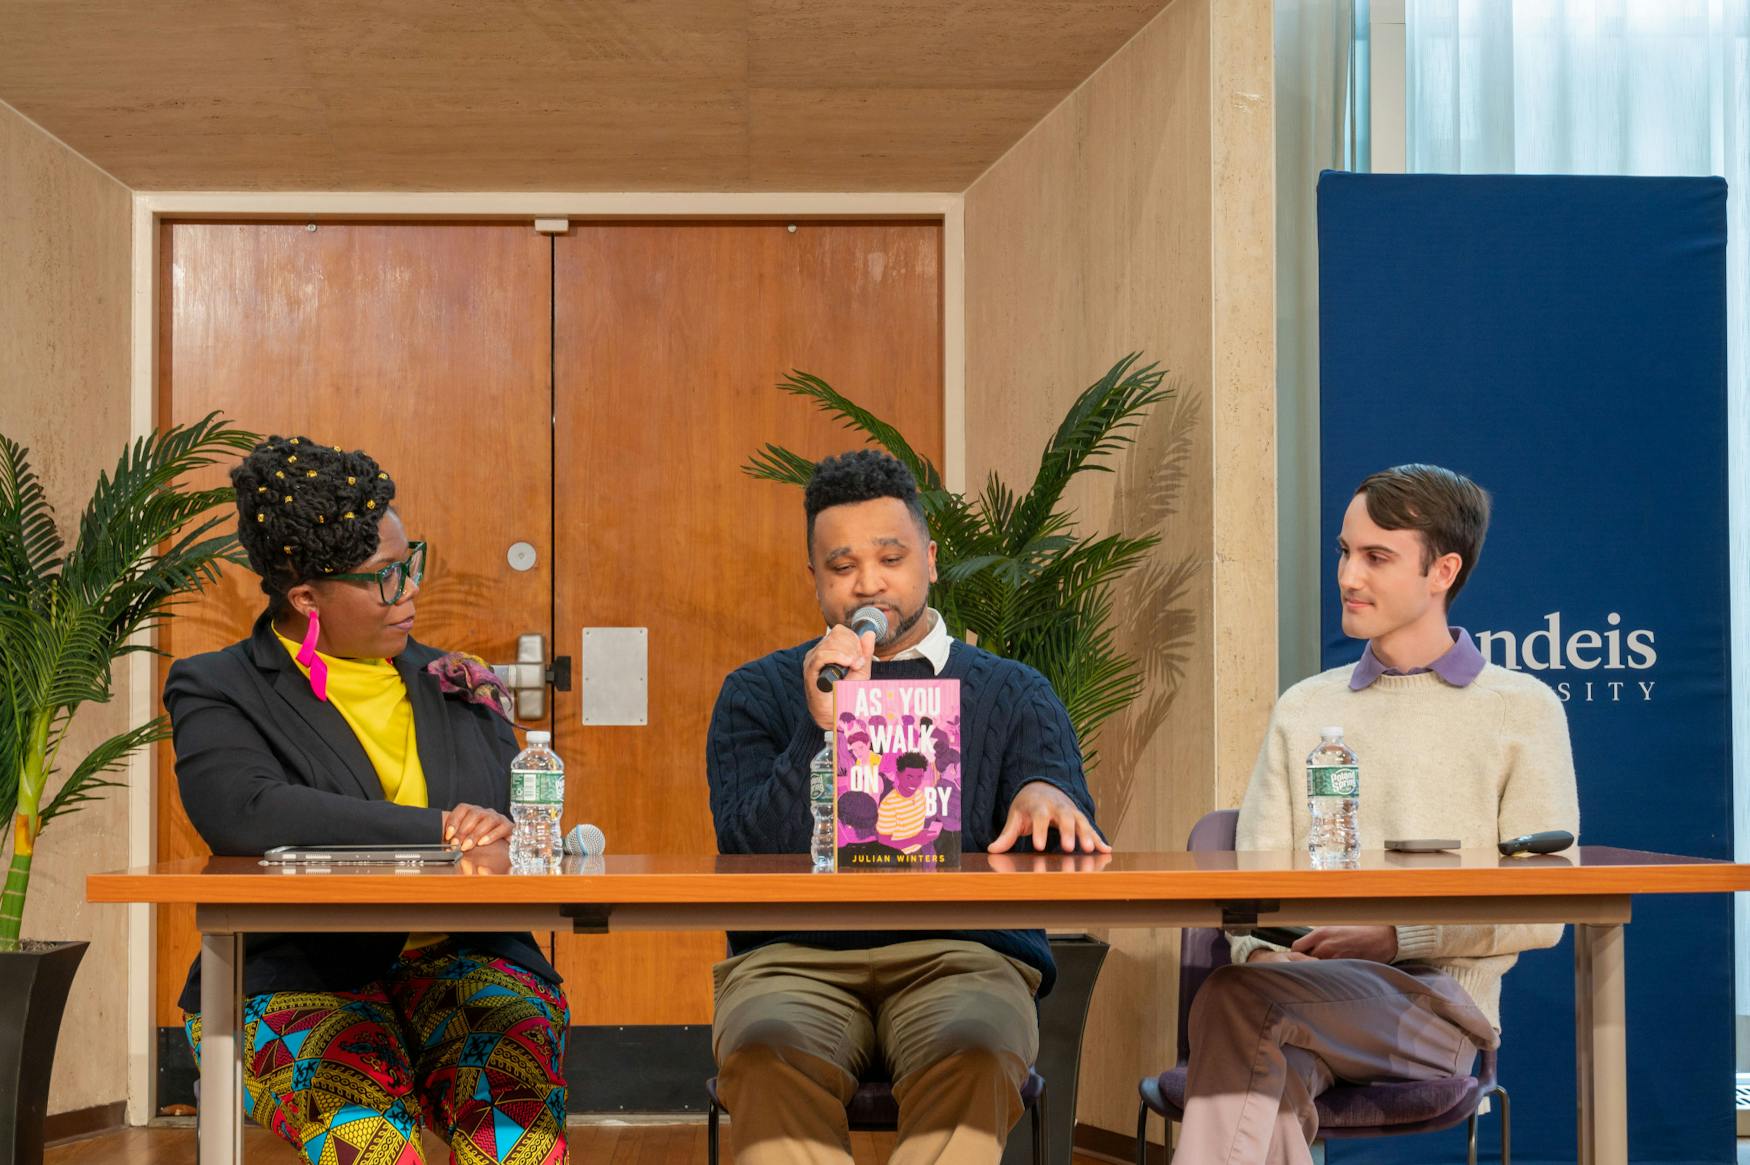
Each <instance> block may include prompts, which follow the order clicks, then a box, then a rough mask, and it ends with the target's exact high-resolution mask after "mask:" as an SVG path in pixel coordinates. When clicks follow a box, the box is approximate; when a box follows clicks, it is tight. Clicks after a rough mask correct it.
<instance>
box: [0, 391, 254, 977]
mask: <svg viewBox="0 0 1750 1165" xmlns="http://www.w3.org/2000/svg"><path fill="white" fill-rule="evenodd" d="M258 440H259V438H258V437H257V436H256V435H255V434H253V433H247V432H244V431H242V430H240V429H236V428H233V427H232V426H231V425H230V424H229V423H227V422H225V421H223V420H222V419H220V418H219V417H218V415H217V414H211V415H208V416H207V417H204V418H203V419H201V420H199V421H197V422H195V423H194V424H192V425H186V426H174V427H171V428H168V429H163V430H159V431H157V432H154V433H152V434H150V435H149V436H145V437H141V438H139V439H138V440H136V441H134V442H133V443H131V444H130V445H129V446H128V447H127V448H126V449H125V450H124V451H123V452H122V455H121V458H120V459H119V460H118V461H117V463H116V466H115V468H114V470H113V471H111V472H108V473H104V474H100V475H99V477H98V480H97V484H96V487H95V489H94V490H93V491H92V494H91V499H90V501H89V502H87V503H86V506H85V509H84V512H83V513H82V514H81V515H80V519H79V529H78V536H77V537H76V538H75V539H74V540H73V544H72V546H71V548H70V549H69V548H67V547H66V546H65V545H64V544H63V542H62V541H61V538H60V535H59V533H58V531H57V530H56V528H55V523H54V515H53V513H52V511H51V510H50V509H49V506H48V503H47V500H46V496H45V494H44V491H43V488H42V485H41V483H40V482H39V481H38V480H37V478H36V475H35V473H34V472H33V471H32V470H31V468H30V465H29V459H28V452H27V451H26V450H25V449H24V448H23V447H22V446H21V445H20V444H18V443H17V442H15V441H12V440H10V439H8V438H6V437H4V436H0V659H4V660H5V673H4V681H5V682H4V683H3V684H0V701H3V702H4V703H3V706H0V815H3V817H4V818H5V819H8V820H12V819H15V821H14V830H13V837H14V842H15V845H14V853H13V859H12V866H11V869H10V871H9V873H8V875H7V878H6V883H5V889H4V891H3V892H0V949H6V948H8V947H12V946H16V944H17V941H18V923H19V919H20V918H21V917H22V916H23V910H24V897H25V894H26V892H27V891H28V889H29V880H30V866H31V860H32V856H33V851H34V846H35V842H36V838H37V835H38V834H39V833H40V832H41V831H42V828H43V827H44V826H45V825H46V824H47V823H48V822H50V821H52V820H55V819H56V818H59V817H64V816H66V815H68V814H70V813H73V812H76V811H77V810H79V809H82V808H84V807H85V806H86V805H88V804H90V803H91V802H93V801H95V800H98V799H100V798H101V797H102V796H103V795H104V793H105V792H107V791H108V790H109V789H112V788H115V787H117V785H118V784H119V782H116V781H113V780H110V779H109V775H110V774H113V773H114V772H116V771H117V770H118V769H120V768H121V767H122V766H123V765H124V764H125V763H126V762H127V759H128V757H129V756H131V755H132V754H133V753H134V752H136V751H138V750H139V749H141V748H144V747H147V746H148V745H150V744H152V743H154V742H156V741H158V740H162V739H163V738H164V735H165V733H166V732H167V731H168V727H167V725H166V723H165V722H164V721H163V719H162V718H160V719H156V720H153V721H150V722H148V723H146V724H143V725H140V726H139V727H136V728H132V729H129V730H128V731H127V732H123V733H119V734H117V735H116V736H113V737H111V738H109V739H108V740H106V741H104V742H103V743H101V744H99V745H98V746H97V747H96V748H94V749H92V750H91V752H90V753H89V754H87V755H86V756H85V758H84V759H83V760H81V761H80V762H79V763H78V764H77V765H75V766H74V767H73V768H72V770H71V772H70V773H69V774H68V775H67V776H66V777H65V778H64V779H62V780H60V782H59V785H58V786H55V785H54V782H55V780H56V778H58V777H59V776H60V774H61V769H60V768H59V766H58V764H57V757H58V755H59V753H60V750H61V747H62V745H63V744H64V743H65V742H66V740H67V737H68V732H69V729H70V728H71V725H72V722H73V718H74V715H75V713H77V712H78V710H79V708H80V707H82V706H83V705H85V704H87V703H103V702H105V701H107V700H108V699H109V698H110V691H111V683H112V680H113V676H114V670H115V662H116V660H117V659H119V658H121V657H122V656H124V655H127V654H129V653H130V652H135V651H150V650H152V648H151V647H150V645H149V644H148V643H146V642H143V641H142V640H141V639H140V638H139V635H140V633H141V632H142V631H149V630H151V629H152V628H154V627H156V626H158V625H159V624H160V623H161V622H162V621H163V620H164V619H165V618H167V617H168V616H169V614H170V612H171V610H172V608H173V607H174V606H175V605H176V603H177V601H178V600H179V599H180V598H182V597H184V596H187V595H191V594H193V593H194V592H196V591H198V590H199V589H201V588H202V587H203V586H205V585H206V584H208V583H210V582H213V581H215V580H216V579H217V578H218V577H219V569H220V567H221V566H222V565H223V564H224V563H226V562H237V561H240V560H241V553H240V551H239V549H238V545H237V539H236V535H235V534H232V533H221V532H220V528H221V527H222V526H225V525H227V524H228V523H229V522H230V521H231V520H232V519H231V515H230V507H231V504H232V501H233V494H232V491H231V490H230V489H229V488H213V489H190V488H187V487H186V486H184V485H182V484H181V482H182V481H183V480H184V479H185V478H186V477H187V475H188V474H190V473H193V472H195V471H196V470H199V469H202V468H205V467H207V466H210V465H213V464H215V463H216V462H217V461H218V460H219V459H220V458H222V457H225V456H226V455H228V454H229V453H232V452H241V451H245V450H248V449H250V448H252V447H253V446H254V445H255V444H257V442H258Z"/></svg>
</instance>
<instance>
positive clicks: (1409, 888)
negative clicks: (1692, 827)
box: [86, 846, 1750, 1165]
mask: <svg viewBox="0 0 1750 1165" xmlns="http://www.w3.org/2000/svg"><path fill="white" fill-rule="evenodd" d="M489 874H496V875H499V876H482V875H489ZM899 879H908V881H906V882H905V883H904V884H903V885H902V883H901V882H900V881H899ZM909 879H923V880H924V882H925V884H926V885H927V892H925V893H921V894H920V893H918V891H919V890H923V889H924V886H921V885H918V884H916V883H915V882H913V881H909ZM86 886H87V896H88V898H89V899H90V900H91V901H93V902H149V903H187V904H192V905H193V906H194V907H195V924H196V926H197V927H198V928H199V930H200V932H201V1011H202V1016H203V1021H202V1026H203V1037H202V1038H203V1044H202V1050H203V1054H202V1056H201V1097H202V1100H203V1104H202V1106H201V1115H200V1121H201V1130H200V1131H201V1136H200V1163H201V1165H236V1163H237V1162H239V1161H241V1160H242V1143H243V1119H244V1118H243V1109H242V1079H243V1077H242V1073H243V1068H242V1039H241V1035H242V1002H243V1001H242V998H241V975H242V967H243V964H242V958H241V954H242V940H243V936H244V935H246V934H249V933H251V932H263V931H267V932H273V931H413V932H422V931H423V932H440V933H447V932H458V931H496V930H524V929H527V930H531V931H537V932H538V931H549V930H568V931H577V932H581V933H601V932H604V931H621V930H722V929H734V930H762V929H774V930H795V929H806V930H824V929H833V930H863V929H889V928H905V929H911V930H928V929H963V928H1006V927H1048V928H1068V927H1076V928H1082V927H1090V926H1092V927H1186V926H1221V925H1229V926H1239V925H1251V924H1256V923H1280V924H1296V923H1298V924H1303V925H1315V926H1316V925H1337V924H1344V923H1348V924H1363V923H1392V922H1396V923H1507V922H1563V923H1572V924H1574V926H1575V942H1574V996H1575V1000H1574V1002H1575V1008H1574V1027H1575V1042H1576V1047H1577V1063H1576V1068H1577V1071H1578V1083H1579V1095H1578V1097H1577V1112H1578V1120H1579V1146H1580V1152H1579V1159H1580V1161H1581V1162H1582V1163H1583V1165H1594V1163H1598V1165H1627V1161H1628V1103H1627V1100H1628V1097H1627V1040H1626V1032H1625V1020H1624V1004H1623V975H1624V965H1623V926H1624V924H1625V923H1627V922H1628V921H1629V900H1630V896H1631V895H1634V894H1695V893H1726V892H1730V891H1734V890H1750V865H1738V864H1734V863H1730V862H1716V861H1708V860H1704V859H1700V858H1687V857H1673V856H1668V855H1663V854H1649V853H1640V852H1637V851H1633V850H1620V849H1608V848H1601V847H1596V846H1585V847H1581V848H1579V849H1577V850H1570V851H1568V852H1567V853H1565V854H1555V855H1549V856H1543V857H1530V858H1502V857H1499V856H1498V855H1497V854H1495V853H1494V852H1492V851H1475V852H1469V851H1467V852H1462V853H1445V854H1396V853H1368V854H1363V855H1361V858H1360V861H1359V863H1358V865H1357V867H1356V868H1353V869H1338V870H1319V869H1313V868H1311V867H1310V866H1309V864H1308V861H1307V857H1306V855H1305V854H1304V853H1298V852H1292V853H1291V852H1281V853H1237V854H1236V853H1153V854H1137V853H1130V854H1115V855H1109V856H1108V855H1101V856H1097V857H1096V856H1069V855H1049V856H1047V855H1004V854H991V855H986V854H973V855H967V857H966V858H965V860H964V864H963V868H961V869H959V870H942V871H928V872H925V871H917V872H904V873H895V872H864V873H836V874H815V873H811V872H809V869H808V859H807V858H806V857H804V856H801V855H796V856H788V855H786V856H777V857H715V858H713V857H641V856H627V857H608V858H606V859H603V858H591V859H580V858H571V859H567V864H566V866H565V867H564V869H563V870H562V871H560V872H558V873H538V874H510V873H508V871H506V870H505V869H504V864H503V862H502V860H501V859H499V860H478V861H476V860H466V861H465V862H464V863H463V864H462V865H460V866H457V867H449V866H421V867H406V868H397V867H382V866H335V867H333V868H332V869H330V870H321V871H313V870H296V871H294V870H286V869H282V868H270V867H265V866H262V865H261V864H260V863H259V862H258V861H257V860H256V859H253V858H206V859H200V858H196V859H190V860H186V861H179V862H167V863H164V864H161V865H156V866H150V867H146V868H143V869H137V870H129V871H126V872H122V873H111V874H94V875H92V876H91V877H90V879H89V880H88V882H87V884H86ZM1722 1022H1724V1017H1722ZM1166 1066H1167V1065H1161V1067H1166ZM1138 1068H1139V1071H1141V1070H1142V1068H1143V1066H1141V1065H1139V1066H1138Z"/></svg>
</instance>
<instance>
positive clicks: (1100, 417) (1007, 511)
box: [742, 353, 1174, 770]
mask: <svg viewBox="0 0 1750 1165" xmlns="http://www.w3.org/2000/svg"><path fill="white" fill-rule="evenodd" d="M1140 359H1141V356H1140V354H1139V353H1132V354H1131V355H1129V356H1126V357H1125V358H1124V359H1122V360H1120V361H1119V362H1118V363H1116V364H1114V365H1113V366H1112V368H1111V369H1110V370H1109V371H1108V372H1107V373H1106V374H1105V375H1104V376H1102V377H1101V378H1100V379H1099V380H1097V381H1095V382H1094V383H1093V384H1091V385H1089V386H1088V387H1087V388H1086V389H1084V390H1083V391H1082V392H1081V394H1080V395H1078V396H1077V397H1076V399H1075V402H1074V403H1073V404H1071V405H1070V408H1069V412H1068V413H1067V414H1066V415H1065V416H1064V418H1063V422H1062V423H1061V424H1060V425H1058V427H1057V431H1056V432H1055V433H1053V434H1052V436H1051V439H1050V440H1049V441H1047V442H1046V444H1045V452H1044V453H1043V454H1042V455H1041V456H1040V459H1039V469H1038V471H1037V472H1036V473H1035V474H1034V477H1033V482H1032V484H1031V485H1029V486H1028V487H1027V489H1026V491H1025V492H1024V493H1017V492H1016V491H1015V490H1014V489H1013V488H1011V487H1010V486H1008V485H1007V484H1005V483H1004V482H1003V481H1002V480H1001V479H1000V478H998V477H997V475H996V474H995V473H994V472H993V473H992V474H990V476H989V477H988V478H987V479H986V480H985V485H984V489H983V491H982V492H981V493H979V494H978V495H977V496H976V497H967V496H965V495H964V494H958V493H955V492H953V491H952V490H949V489H947V488H945V487H944V486H943V484H942V475H941V472H940V471H939V470H938V469H937V468H936V466H935V465H934V464H933V463H932V462H931V461H930V460H929V459H928V458H926V457H923V456H920V455H919V454H918V453H917V452H916V451H915V450H914V449H913V448H912V447H911V444H910V443H909V442H907V441H906V439H905V438H904V437H903V436H902V435H901V434H900V433H899V431H898V430H897V429H895V428H894V427H893V426H892V425H891V424H888V423H887V422H886V421H883V420H882V419H881V418H879V417H877V416H875V415H874V414H873V413H870V412H869V411H867V410H866V409H863V408H862V407H860V406H859V405H857V404H856V402H854V401H852V400H851V399H850V398H848V397H846V396H845V395H843V394H842V393H840V392H839V391H837V390H836V389H834V388H833V387H832V386H831V385H829V384H828V383H827V382H826V381H824V380H822V379H820V378H819V377H817V376H811V375H809V374H808V373H805V372H794V373H792V374H791V375H790V377H789V379H787V380H785V381H783V382H781V383H780V384H779V385H778V389H779V390H780V391H782V392H787V393H790V394H791V395H793V396H799V397H802V398H804V399H806V400H810V401H812V402H813V403H814V405H815V407H817V408H819V409H821V410H822V411H823V412H827V413H830V414H832V415H833V416H835V417H837V418H839V420H840V421H841V422H842V424H843V425H844V427H845V428H848V429H852V430H854V431H856V432H859V433H861V434H863V436H864V437H866V438H868V439H869V440H871V441H874V442H875V443H876V444H878V445H880V446H881V447H882V448H883V449H885V450H887V452H889V453H891V454H893V456H894V457H896V458H898V459H899V460H900V461H902V462H904V463H905V465H906V466H907V467H908V468H910V470H911V471H912V473H913V475H915V476H916V477H917V479H918V489H919V493H920V494H921V496H922V500H923V505H924V510H925V512H926V513H927V514H928V515H929V519H930V532H931V533H932V534H933V535H934V537H935V540H936V567H937V572H938V575H939V578H940V581H939V582H938V583H937V584H936V586H935V588H934V589H933V590H932V592H931V599H932V601H933V602H934V604H935V606H936V609H937V610H939V611H940V612H941V613H942V618H943V619H944V620H946V622H947V624H948V632H949V634H951V635H955V636H959V637H962V638H971V639H973V640H975V641H976V642H977V643H978V645H979V646H980V647H982V648H984V649H985V650H986V651H990V652H993V653H995V654H997V655H1003V656H1008V657H1009V658H1011V659H1017V660H1019V661H1021V662H1022V663H1025V664H1027V665H1028V666H1030V667H1033V668H1036V669H1038V670H1039V671H1040V672H1041V673H1043V674H1044V676H1045V678H1046V679H1048V680H1050V681H1051V686H1052V687H1053V688H1055V689H1056V691H1057V695H1058V698H1059V699H1060V700H1062V701H1063V704H1064V708H1065V709H1066V710H1067V711H1068V712H1069V718H1070V723H1071V724H1073V725H1074V726H1075V730H1076V736H1077V738H1078V739H1079V740H1080V741H1081V744H1082V751H1083V761H1084V767H1085V768H1087V769H1090V770H1091V769H1092V768H1093V767H1094V765H1095V764H1096V762H1097V760H1098V753H1097V750H1096V749H1095V748H1094V747H1093V742H1094V740H1095V737H1096V734H1097V733H1098V731H1099V727H1100V725H1101V724H1103V723H1104V722H1105V721H1106V720H1107V719H1109V718H1110V717H1111V716H1113V715H1114V714H1116V713H1118V712H1120V711H1122V710H1123V709H1124V708H1125V707H1127V706H1128V705H1129V704H1130V703H1131V701H1133V700H1135V699H1136V697H1137V695H1138V694H1139V693H1140V692H1141V690H1142V675H1141V672H1140V670H1139V669H1138V666H1137V663H1136V661H1135V660H1133V659H1131V658H1129V657H1128V656H1126V655H1125V654H1124V653H1123V652H1122V651H1121V650H1119V648H1118V646H1117V644H1116V643H1115V642H1114V638H1113V630H1114V628H1113V623H1112V600H1113V593H1112V586H1113V584H1114V583H1115V582H1116V581H1117V580H1118V579H1119V578H1121V577H1123V576H1124V575H1125V574H1126V573H1128V572H1129V571H1131V570H1132V569H1134V568H1135V567H1136V566H1137V565H1138V564H1139V563H1141V562H1142V560H1143V558H1144V557H1145V556H1146V555H1147V554H1148V552H1149V551H1150V550H1151V549H1153V548H1154V546H1155V545H1156V544H1157V543H1158V542H1159V541H1160V539H1159V537H1158V536H1157V535H1154V534H1145V535H1142V536H1141V537H1129V536H1126V535H1122V534H1108V535H1105V536H1098V535H1094V534H1083V533H1077V532H1076V531H1075V528H1074V527H1075V515H1074V513H1073V512H1072V511H1069V510H1066V509H1064V508H1062V507H1061V505H1060V502H1061V501H1062V499H1063V491H1064V489H1065V487H1066V486H1068V485H1069V483H1070V481H1071V479H1073V478H1074V477H1075V476H1076V475H1077V474H1079V473H1087V472H1101V473H1103V472H1109V471H1110V469H1111V467H1110V466H1109V465H1108V464H1106V462H1107V460H1108V459H1109V458H1110V457H1111V455H1112V454H1113V453H1116V452H1117V451H1118V450H1120V449H1122V448H1123V447H1124V446H1126V445H1128V444H1130V443H1131V441H1132V440H1133V437H1134V430H1135V428H1136V426H1137V424H1138V423H1139V422H1140V421H1141V420H1142V417H1143V415H1144V414H1145V413H1146V412H1147V410H1148V409H1149V408H1150V406H1152V405H1154V404H1156V403H1158V402H1160V401H1162V400H1164V399H1166V398H1167V397H1169V396H1172V395H1173V391H1174V390H1173V388H1172V386H1171V385H1168V384H1166V383H1164V382H1165V377H1166V373H1165V372H1164V371H1161V370H1160V369H1159V368H1158V367H1157V366H1156V365H1154V364H1147V365H1140V366H1139V364H1138V361H1139V360H1140ZM742 472H744V473H747V474H750V475H751V476H753V477H757V478H762V479H765V480H767V481H777V482H785V483H788V484H791V485H807V484H808V478H809V475H810V474H812V473H813V472H814V463H813V462H812V461H810V460H808V459H807V458H806V457H803V456H801V455H800V454H797V453H794V452H792V451H791V450H789V449H786V448H784V447H782V446H779V445H771V444H768V445H767V446H765V448H764V449H762V450H760V451H759V452H758V453H756V454H754V455H753V457H751V458H750V459H749V460H748V462H747V464H745V465H743V466H742Z"/></svg>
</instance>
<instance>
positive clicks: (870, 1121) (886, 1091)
mask: <svg viewBox="0 0 1750 1165" xmlns="http://www.w3.org/2000/svg"><path fill="white" fill-rule="evenodd" d="M878 1067H879V1066H878ZM884 1072H885V1069H882V1073H884ZM877 1074H880V1073H877ZM705 1093H706V1095H707V1096H709V1097H710V1098H711V1109H710V1113H709V1115H708V1116H707V1118H706V1133H705V1152H706V1160H707V1161H709V1163H710V1165H717V1153H718V1129H717V1123H718V1120H719V1118H720V1117H721V1114H722V1113H723V1112H725V1111H726V1110H725V1109H724V1107H723V1102H722V1101H721V1100H719V1099H718V1097H717V1077H715V1076H713V1077H711V1079H709V1080H707V1081H705ZM1021 1104H1022V1105H1023V1106H1025V1108H1026V1110H1027V1113H1028V1115H1029V1116H1030V1117H1031V1118H1032V1124H1033V1165H1045V1147H1046V1140H1045V1077H1043V1076H1041V1075H1039V1073H1038V1072H1035V1071H1034V1070H1033V1069H1031V1068H1029V1069H1027V1083H1025V1084H1023V1085H1022V1086H1021ZM845 1117H846V1118H847V1119H848V1120H849V1122H850V1126H851V1128H852V1129H873V1130H877V1131H891V1130H893V1129H896V1128H898V1127H899V1102H898V1101H897V1100H895V1099H893V1082H892V1081H890V1080H887V1079H885V1077H883V1078H882V1079H874V1078H873V1075H872V1076H870V1077H866V1078H865V1079H863V1080H862V1081H861V1082H859V1083H858V1085H857V1091H856V1092H854V1093H852V1094H851V1102H850V1103H849V1104H847V1105H845Z"/></svg>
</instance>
